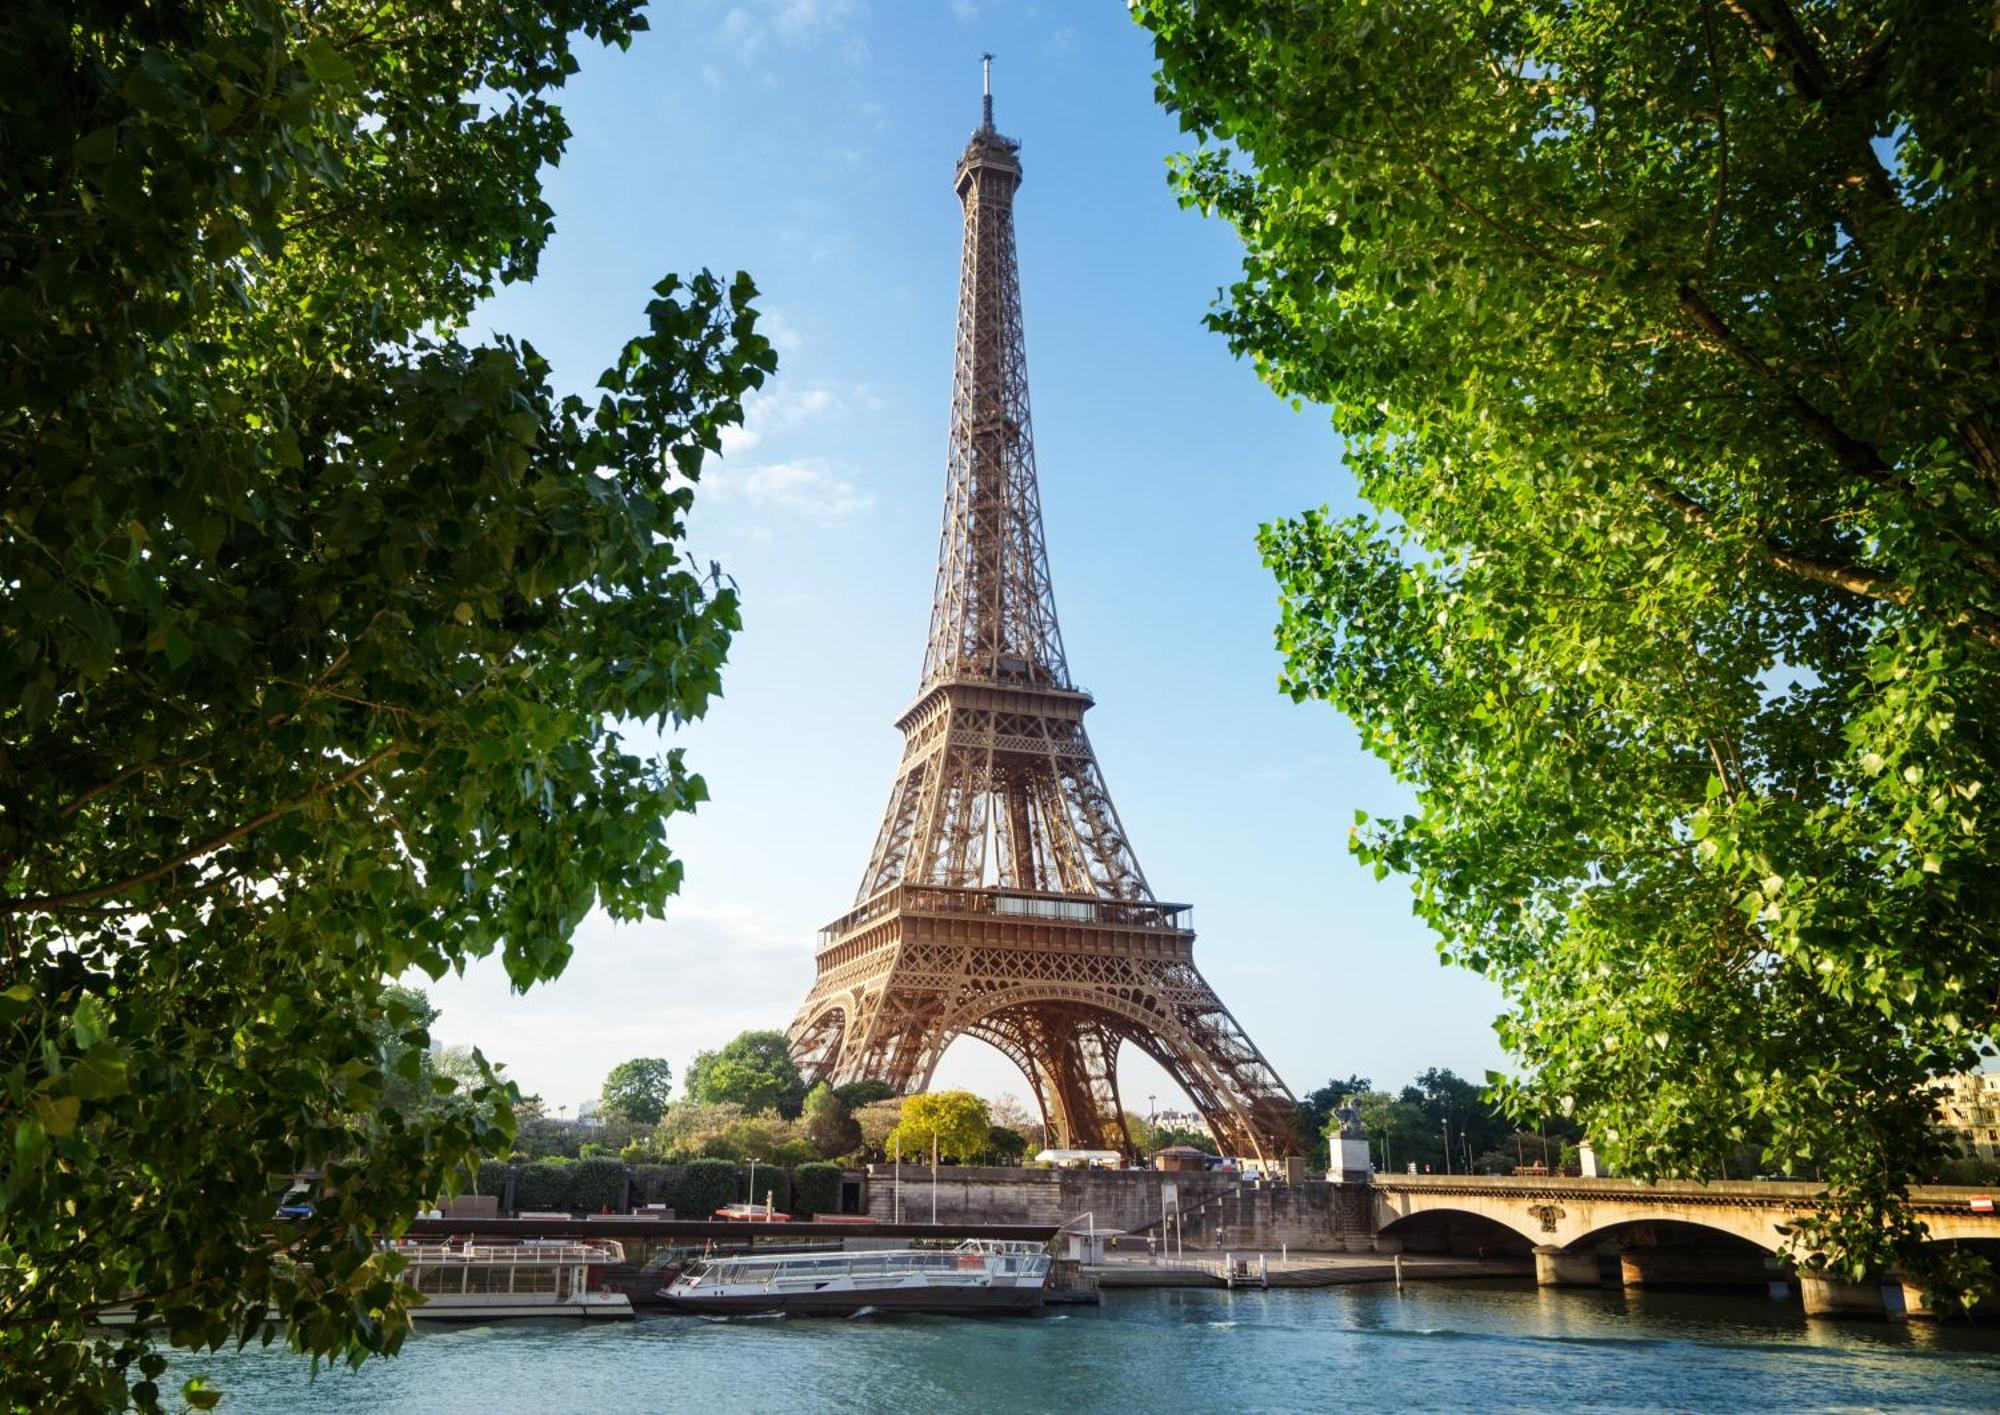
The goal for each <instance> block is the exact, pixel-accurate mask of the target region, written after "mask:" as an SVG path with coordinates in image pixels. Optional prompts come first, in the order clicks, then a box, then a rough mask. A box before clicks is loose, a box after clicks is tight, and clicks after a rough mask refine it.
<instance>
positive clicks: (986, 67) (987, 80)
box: [979, 54, 993, 133]
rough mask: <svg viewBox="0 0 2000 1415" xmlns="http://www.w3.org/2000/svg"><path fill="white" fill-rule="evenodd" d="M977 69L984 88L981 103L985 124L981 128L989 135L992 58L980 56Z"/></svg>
mask: <svg viewBox="0 0 2000 1415" xmlns="http://www.w3.org/2000/svg"><path fill="white" fill-rule="evenodd" d="M979 67H980V70H981V74H982V77H983V79H984V88H985V96H984V100H983V101H984V111H985V117H986V122H985V123H984V124H983V125H982V126H984V127H985V129H986V131H987V132H989V133H990V132H992V131H993V56H992V55H991V54H982V55H980V56H979Z"/></svg>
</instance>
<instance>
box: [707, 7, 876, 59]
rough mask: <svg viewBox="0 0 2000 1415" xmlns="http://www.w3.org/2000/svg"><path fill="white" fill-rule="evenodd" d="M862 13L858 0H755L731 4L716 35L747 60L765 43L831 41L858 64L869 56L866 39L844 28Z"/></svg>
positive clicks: (804, 45) (801, 45) (809, 45)
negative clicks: (748, 2)
mask: <svg viewBox="0 0 2000 1415" xmlns="http://www.w3.org/2000/svg"><path fill="white" fill-rule="evenodd" d="M862 13H863V9H862V6H861V4H860V2H859V0H758V3H754V4H747V5H737V6H734V7H733V8H731V9H730V10H729V12H728V13H727V14H725V15H724V16H723V17H722V24H721V26H720V27H719V28H718V29H717V31H716V36H717V38H719V39H720V40H721V41H722V42H723V43H724V44H726V45H728V46H729V47H730V48H732V49H734V50H735V51H736V53H737V55H738V57H740V58H742V59H746V60H747V59H753V58H755V57H756V56H757V54H758V53H759V52H760V51H762V50H763V49H764V47H765V45H766V44H767V43H777V44H779V45H782V46H783V47H785V48H787V49H804V50H810V49H817V48H819V47H820V46H821V45H822V44H827V43H832V44H834V45H835V47H836V52H837V53H839V55H840V57H841V58H842V59H843V60H845V61H846V62H848V63H850V64H861V63H865V62H867V59H868V45H867V42H866V41H865V40H863V39H862V38H861V37H860V36H859V35H854V34H849V33H846V30H847V27H848V25H849V23H850V22H851V21H853V20H855V19H858V18H859V17H860V16H861V14H862Z"/></svg>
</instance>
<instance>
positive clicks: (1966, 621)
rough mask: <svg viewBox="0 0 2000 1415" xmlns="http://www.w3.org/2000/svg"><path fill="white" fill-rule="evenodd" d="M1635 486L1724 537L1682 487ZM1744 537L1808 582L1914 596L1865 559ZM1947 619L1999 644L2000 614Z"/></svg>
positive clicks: (1888, 597) (1651, 481) (1901, 599)
mask: <svg viewBox="0 0 2000 1415" xmlns="http://www.w3.org/2000/svg"><path fill="white" fill-rule="evenodd" d="M1640 487H1641V489H1642V490H1644V491H1645V493H1646V495H1648V496H1650V497H1652V498H1653V499H1654V500H1655V501H1657V502H1659V503H1661V504H1662V505H1664V506H1667V507H1670V508H1672V509H1673V510H1674V511H1675V512H1677V513H1678V514H1679V515H1680V517H1681V519H1682V520H1684V521H1686V522H1687V523H1688V524H1689V525H1691V526H1693V527H1694V528H1695V529H1696V530H1698V531H1700V532H1701V533H1702V534H1703V535H1704V536H1706V537H1708V538H1709V539H1710V540H1715V541H1719V540H1721V539H1722V538H1723V537H1722V532H1721V530H1720V529H1719V528H1718V527H1717V526H1716V524H1715V518H1714V516H1713V515H1712V514H1711V513H1710V512H1709V509H1708V508H1707V507H1706V506H1704V505H1702V504H1701V503H1700V502H1699V501H1696V500H1695V499H1694V498H1693V497H1691V496H1689V495H1688V494H1687V493H1685V492H1683V491H1679V490H1677V489H1676V488H1674V487H1671V486H1668V485H1667V484H1666V483H1665V482H1663V481H1661V480H1660V479H1659V478H1657V477H1647V478H1646V479H1645V480H1644V481H1642V482H1641V483H1640ZM1746 541H1747V543H1748V544H1749V546H1750V548H1751V549H1752V550H1754V551H1755V552H1756V554H1757V556H1758V558H1759V559H1761V560H1763V561H1764V563H1765V564H1767V565H1770V566H1771V567H1772V568H1774V569H1778V570H1783V571H1785V572H1786V573H1787V574H1790V575H1796V576H1797V577H1798V578H1800V579H1802V580H1807V581H1810V582H1811V583H1813V584H1816V585H1825V586H1827V587H1828V588H1830V589H1837V590H1845V591H1847V592H1848V593H1849V594H1855V595H1860V596H1861V597H1863V598H1864V599H1873V600H1880V601H1882V602H1883V603H1885V604H1896V605H1907V604H1909V603H1910V602H1911V600H1912V599H1913V598H1914V595H1913V594H1912V593H1911V590H1910V587H1909V586H1908V585H1907V584H1904V583H1902V582H1901V581H1899V580H1897V579H1896V577H1895V576H1894V575H1891V574H1889V573H1888V572H1887V571H1885V570H1878V569H1875V568H1874V567H1873V566H1868V565H1845V564H1841V563H1839V562H1836V561H1831V560H1822V559H1820V558H1819V557H1817V556H1813V555H1807V554H1805V553H1804V552H1802V551H1799V550H1795V549H1793V548H1792V547H1790V546H1787V545H1785V544H1783V543H1781V542H1779V541H1775V540H1772V539H1771V538H1770V537H1768V536H1754V535H1753V536H1750V537H1746ZM1951 622H1952V623H1953V624H1954V625H1955V626H1962V627H1964V628H1966V629H1968V630H1969V631H1970V632H1971V634H1972V636H1973V637H1974V638H1975V639H1977V640H1979V642H1980V643H1982V644H1985V645H1986V646H1987V647H1989V648H2000V619H1996V618H1995V617H1994V616H1993V615H1991V614H1987V613H1985V612H1984V611H1982V610H1976V609H1968V610H1962V611H1961V612H1960V613H1959V614H1958V615H1957V616H1956V617H1954V618H1953V619H1952V621H1951Z"/></svg>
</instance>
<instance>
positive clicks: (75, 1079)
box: [67, 1042, 128, 1101]
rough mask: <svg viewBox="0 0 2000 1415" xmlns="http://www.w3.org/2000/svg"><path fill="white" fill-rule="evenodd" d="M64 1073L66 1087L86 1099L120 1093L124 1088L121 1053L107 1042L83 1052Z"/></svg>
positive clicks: (126, 1082)
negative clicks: (65, 1075)
mask: <svg viewBox="0 0 2000 1415" xmlns="http://www.w3.org/2000/svg"><path fill="white" fill-rule="evenodd" d="M67 1074H68V1076H69V1088H70V1090H71V1091H72V1092H73V1093H74V1094H76V1095H79V1096H81V1097H83V1099H85V1100H88V1101H94V1100H104V1099H107V1098H109V1097H111V1096H122V1095H124V1094H125V1092H126V1090H127V1089H128V1081H127V1076H126V1061H125V1056H124V1054H123V1053H122V1052H121V1051H120V1050H119V1049H118V1048H117V1047H116V1046H113V1045H111V1044H110V1043H108V1042H107V1043H103V1044H101V1045H98V1046H94V1047H92V1048H91V1049H90V1050H89V1051H87V1052H85V1053H84V1054H83V1055H82V1056H81V1057H80V1058H78V1060H77V1062H76V1064H75V1065H74V1066H72V1067H71V1068H70V1070H69V1072H68V1073H67Z"/></svg>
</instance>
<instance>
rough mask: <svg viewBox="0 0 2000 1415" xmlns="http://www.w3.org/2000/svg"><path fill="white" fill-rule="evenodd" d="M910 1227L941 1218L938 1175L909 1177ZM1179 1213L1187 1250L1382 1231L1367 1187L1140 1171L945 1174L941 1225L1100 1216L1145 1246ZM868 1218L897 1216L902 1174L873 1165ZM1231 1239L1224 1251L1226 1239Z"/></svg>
mask: <svg viewBox="0 0 2000 1415" xmlns="http://www.w3.org/2000/svg"><path fill="white" fill-rule="evenodd" d="M902 1193H903V1202H902V1214H903V1221H904V1222H905V1223H928V1222H929V1221H930V1217H931V1171H930V1166H928V1165H917V1164H906V1165H904V1166H903V1167H902ZM1176 1204H1177V1205H1178V1209H1179V1212H1180V1215H1181V1220H1182V1224H1183V1230H1182V1238H1181V1241H1182V1242H1183V1244H1184V1245H1185V1246H1186V1247H1188V1248H1199V1249H1201V1250H1203V1251H1213V1250H1215V1249H1216V1248H1217V1247H1218V1246H1219V1247H1221V1248H1222V1249H1225V1250H1232V1251H1234V1250H1263V1249H1271V1250H1275V1249H1278V1248H1280V1247H1286V1248H1291V1249H1293V1250H1296V1251H1299V1252H1336V1251H1341V1250H1343V1249H1347V1248H1352V1247H1356V1246H1359V1247H1364V1248H1365V1247H1367V1246H1368V1240H1369V1239H1370V1237H1371V1236H1372V1234H1373V1232H1374V1229H1373V1227H1372V1224H1371V1221H1370V1220H1371V1217H1372V1216H1371V1212H1370V1206H1369V1198H1368V1191H1367V1186H1365V1185H1359V1186H1356V1185H1343V1184H1328V1183H1325V1182H1323V1181H1319V1180H1309V1181H1307V1182H1305V1183H1302V1184H1280V1183H1273V1182H1271V1181H1268V1180H1266V1181H1257V1180H1246V1179H1245V1178H1244V1177H1243V1176H1241V1175H1236V1174H1219V1173H1212V1172H1210V1173H1180V1174H1164V1173H1159V1172H1157V1171H1153V1170H1136V1169H1026V1168H998V1167H985V1166H973V1165H944V1166H941V1167H940V1168H939V1169H938V1171H937V1219H938V1222H939V1223H940V1224H952V1223H968V1224H986V1223H1037V1224H1041V1223H1046V1224H1062V1223H1069V1222H1072V1221H1074V1220H1078V1219H1082V1218H1083V1217H1084V1216H1085V1215H1086V1214H1087V1215H1089V1216H1090V1221H1091V1224H1092V1226H1094V1227H1096V1228H1103V1229H1114V1230H1117V1231H1119V1232H1122V1233H1129V1234H1132V1235H1135V1237H1139V1238H1143V1237H1144V1235H1147V1234H1152V1235H1154V1236H1155V1237H1156V1238H1161V1237H1164V1236H1165V1232H1166V1230H1165V1229H1164V1228H1163V1226H1162V1218H1163V1215H1164V1214H1165V1213H1166V1212H1167V1211H1168V1210H1170V1209H1172V1208H1174V1207H1175V1206H1176ZM867 1212H868V1216H869V1217H870V1218H874V1219H879V1220H881V1221H883V1222H888V1221H890V1220H891V1219H892V1218H893V1217H894V1215H895V1212H896V1181H895V1169H894V1167H893V1166H891V1165H886V1164H877V1165H870V1166H869V1169H868V1190H867ZM1218 1229H1219V1230H1220V1231H1221V1234H1222V1238H1221V1242H1220V1244H1219V1245H1218V1243H1217V1240H1216V1233H1217V1230H1218Z"/></svg>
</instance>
